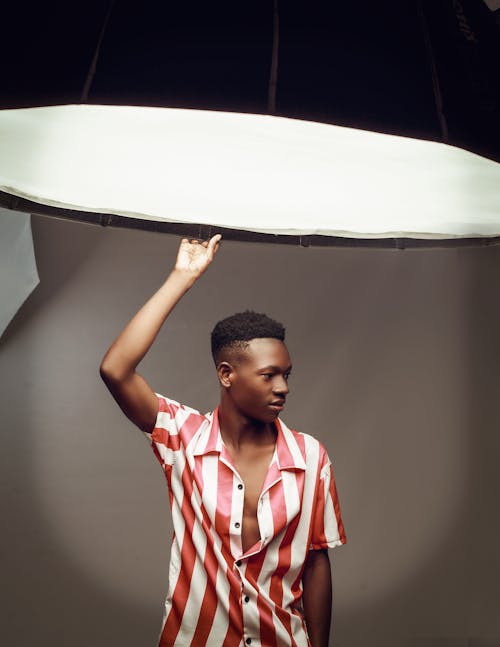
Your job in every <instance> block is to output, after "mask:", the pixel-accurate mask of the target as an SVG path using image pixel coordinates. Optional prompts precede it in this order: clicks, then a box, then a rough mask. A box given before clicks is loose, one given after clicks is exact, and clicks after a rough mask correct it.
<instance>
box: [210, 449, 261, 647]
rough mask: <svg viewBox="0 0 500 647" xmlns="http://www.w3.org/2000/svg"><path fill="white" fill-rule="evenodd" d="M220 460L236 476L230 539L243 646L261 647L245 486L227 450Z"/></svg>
mask: <svg viewBox="0 0 500 647" xmlns="http://www.w3.org/2000/svg"><path fill="white" fill-rule="evenodd" d="M220 460H221V462H223V463H224V464H225V465H226V466H227V467H228V468H229V469H230V470H231V471H232V472H233V475H234V478H233V493H232V503H231V519H230V527H229V537H230V542H231V552H232V554H233V556H234V555H236V556H237V558H236V559H235V561H234V572H235V574H236V575H237V577H238V579H239V581H240V603H241V610H242V616H243V645H245V647H246V645H251V646H252V647H260V639H259V637H258V636H259V628H258V619H259V613H258V610H257V596H256V593H255V591H253V590H252V589H251V587H250V586H249V585H248V583H247V581H246V579H245V576H244V567H245V564H244V562H245V561H246V559H248V557H249V556H250V555H246V556H245V557H244V556H243V544H242V541H241V532H242V527H243V508H244V505H245V484H244V483H243V480H242V478H241V476H240V475H239V474H238V471H237V470H236V468H235V467H234V465H233V464H232V462H231V459H230V457H229V456H228V455H227V454H226V451H225V448H224V449H223V450H222V452H221V457H220ZM252 554H253V553H252Z"/></svg>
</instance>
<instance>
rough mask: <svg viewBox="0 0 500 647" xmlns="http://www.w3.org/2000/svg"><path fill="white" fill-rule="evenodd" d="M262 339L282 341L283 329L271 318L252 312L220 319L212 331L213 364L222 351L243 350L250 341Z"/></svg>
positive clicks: (283, 337) (238, 313)
mask: <svg viewBox="0 0 500 647" xmlns="http://www.w3.org/2000/svg"><path fill="white" fill-rule="evenodd" d="M262 337H266V338H269V337H270V338H272V339H279V340H280V341H284V339H285V328H284V326H283V325H282V324H280V323H279V322H278V321H275V320H274V319H271V317H268V316H267V315H265V314H263V313H260V312H253V311H252V310H245V312H237V313H236V314H234V315H231V316H230V317H226V318H225V319H222V320H221V321H219V322H218V323H216V324H215V326H214V329H213V330H212V357H213V358H214V362H215V364H216V365H217V363H218V361H219V359H220V354H221V351H222V350H223V349H224V350H225V349H234V350H244V349H245V348H246V347H247V346H248V342H249V341H250V340H251V339H257V338H262Z"/></svg>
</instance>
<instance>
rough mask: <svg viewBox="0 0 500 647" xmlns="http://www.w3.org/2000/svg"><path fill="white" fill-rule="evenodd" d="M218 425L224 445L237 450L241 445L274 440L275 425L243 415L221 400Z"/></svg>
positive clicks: (265, 443)
mask: <svg viewBox="0 0 500 647" xmlns="http://www.w3.org/2000/svg"><path fill="white" fill-rule="evenodd" d="M218 416H219V427H220V432H221V436H222V440H223V441H224V444H225V445H226V446H230V447H232V448H233V449H235V450H237V451H239V450H240V449H241V448H242V447H243V446H245V445H246V446H252V445H253V446H256V445H258V446H260V447H261V446H265V445H272V444H274V443H275V442H276V436H277V431H276V426H275V425H274V424H273V423H266V422H260V421H258V420H254V419H252V418H249V417H247V416H245V415H243V414H242V413H241V412H240V411H238V410H236V409H235V408H234V407H232V406H231V405H230V404H229V403H227V402H224V400H221V402H220V404H219V409H218Z"/></svg>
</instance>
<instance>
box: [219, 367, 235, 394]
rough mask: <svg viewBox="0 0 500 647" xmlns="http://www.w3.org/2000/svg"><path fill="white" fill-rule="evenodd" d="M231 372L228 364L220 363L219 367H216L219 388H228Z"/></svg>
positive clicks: (231, 369)
mask: <svg viewBox="0 0 500 647" xmlns="http://www.w3.org/2000/svg"><path fill="white" fill-rule="evenodd" d="M233 372H234V368H233V367H232V366H231V364H230V363H229V362H221V363H220V364H219V366H217V375H218V377H219V382H220V385H221V386H224V387H225V388H226V389H229V388H230V386H231V376H232V374H233Z"/></svg>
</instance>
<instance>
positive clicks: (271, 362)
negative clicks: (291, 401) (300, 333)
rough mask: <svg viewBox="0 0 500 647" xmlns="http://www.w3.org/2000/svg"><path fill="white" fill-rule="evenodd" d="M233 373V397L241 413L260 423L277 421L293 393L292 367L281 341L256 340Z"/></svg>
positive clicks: (234, 364) (235, 364) (235, 366)
mask: <svg viewBox="0 0 500 647" xmlns="http://www.w3.org/2000/svg"><path fill="white" fill-rule="evenodd" d="M231 369H232V370H231V373H230V374H229V379H230V383H231V386H230V388H229V394H230V397H231V399H232V400H233V402H234V404H235V405H236V407H237V408H238V409H239V410H240V412H241V413H242V414H243V415H245V416H247V417H248V418H251V419H254V420H258V421H260V422H272V421H273V420H275V419H276V418H277V417H278V415H279V413H280V411H281V410H282V409H283V406H284V404H285V399H286V396H287V395H288V393H289V388H288V378H289V375H290V371H291V369H292V365H291V362H290V355H289V354H288V350H287V347H286V346H285V344H284V343H283V342H282V341H280V340H279V339H272V338H262V339H260V338H259V339H252V340H251V341H250V342H249V343H248V347H247V348H246V349H245V350H244V351H242V352H240V353H239V356H238V359H237V361H235V362H234V363H232V364H231Z"/></svg>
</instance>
